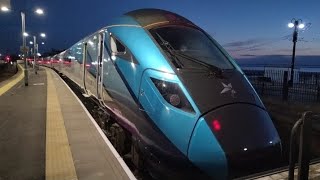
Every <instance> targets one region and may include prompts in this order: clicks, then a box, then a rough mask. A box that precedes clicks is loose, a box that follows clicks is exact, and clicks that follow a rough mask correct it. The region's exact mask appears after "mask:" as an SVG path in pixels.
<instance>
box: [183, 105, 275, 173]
mask: <svg viewBox="0 0 320 180" xmlns="http://www.w3.org/2000/svg"><path fill="white" fill-rule="evenodd" d="M188 157H189V159H190V160H191V161H192V162H194V163H195V164H196V165H197V166H198V167H199V168H200V169H202V170H203V171H205V172H207V173H208V174H210V175H211V176H212V177H213V178H214V179H229V178H235V177H240V176H245V175H249V174H251V173H255V172H256V171H261V170H265V168H269V167H270V166H273V165H275V163H277V161H279V160H280V157H281V143H280V138H279V136H278V133H277V131H276V129H275V127H274V125H273V123H272V121H271V119H270V117H269V115H268V113H267V112H266V111H265V110H264V109H262V108H260V107H258V106H255V105H251V104H245V103H236V104H231V105H225V106H223V107H220V108H218V109H216V110H213V111H211V112H209V113H207V114H205V115H204V116H203V117H202V118H200V119H199V121H198V123H197V125H196V127H195V129H194V133H193V135H192V137H191V141H190V144H189V151H188Z"/></svg>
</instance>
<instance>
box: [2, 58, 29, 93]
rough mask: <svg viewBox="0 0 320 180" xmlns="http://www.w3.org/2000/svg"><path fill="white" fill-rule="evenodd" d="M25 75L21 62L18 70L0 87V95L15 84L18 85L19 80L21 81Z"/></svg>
mask: <svg viewBox="0 0 320 180" xmlns="http://www.w3.org/2000/svg"><path fill="white" fill-rule="evenodd" d="M23 77H24V73H23V70H22V67H21V66H20V64H18V72H17V73H16V74H15V75H14V76H12V77H11V78H9V79H8V80H7V83H6V82H4V85H3V86H2V87H0V96H1V95H3V94H4V93H6V92H7V91H8V90H9V89H11V88H12V87H13V86H14V85H16V84H17V83H18V82H19V81H21V80H22V79H23Z"/></svg>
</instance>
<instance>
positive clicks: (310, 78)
mask: <svg viewBox="0 0 320 180" xmlns="http://www.w3.org/2000/svg"><path fill="white" fill-rule="evenodd" d="M242 69H243V71H244V73H245V74H246V76H247V77H248V79H249V80H250V82H251V84H252V85H253V86H254V88H255V89H256V91H257V92H258V94H259V95H260V96H264V97H279V98H282V99H283V100H286V101H298V102H303V103H304V102H305V103H310V102H320V68H300V69H294V78H293V83H292V84H290V83H288V79H290V73H291V69H290V68H280V67H242Z"/></svg>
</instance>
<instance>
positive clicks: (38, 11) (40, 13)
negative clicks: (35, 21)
mask: <svg viewBox="0 0 320 180" xmlns="http://www.w3.org/2000/svg"><path fill="white" fill-rule="evenodd" d="M35 13H37V14H39V15H42V14H43V13H44V12H43V10H42V9H40V8H38V9H36V11H35Z"/></svg>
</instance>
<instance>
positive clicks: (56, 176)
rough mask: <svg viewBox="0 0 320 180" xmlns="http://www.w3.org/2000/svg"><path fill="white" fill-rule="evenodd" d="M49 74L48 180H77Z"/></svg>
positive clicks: (48, 73)
mask: <svg viewBox="0 0 320 180" xmlns="http://www.w3.org/2000/svg"><path fill="white" fill-rule="evenodd" d="M46 73H47V85H48V87H47V124H46V126H47V127H46V180H77V174H76V170H75V167H74V162H73V159H72V154H71V150H70V146H69V141H68V136H67V132H66V129H65V126H64V120H63V116H62V112H61V107H60V103H59V100H58V96H57V90H56V87H55V85H54V83H53V79H52V78H53V77H52V74H51V73H50V72H49V70H47V69H46Z"/></svg>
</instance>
